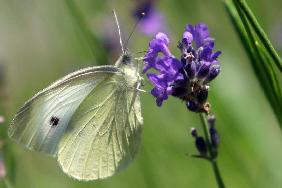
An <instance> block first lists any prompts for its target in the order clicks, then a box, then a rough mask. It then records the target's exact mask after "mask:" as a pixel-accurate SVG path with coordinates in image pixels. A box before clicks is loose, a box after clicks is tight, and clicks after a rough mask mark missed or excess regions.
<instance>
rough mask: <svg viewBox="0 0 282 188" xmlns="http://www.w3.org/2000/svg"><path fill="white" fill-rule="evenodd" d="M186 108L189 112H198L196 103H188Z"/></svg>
mask: <svg viewBox="0 0 282 188" xmlns="http://www.w3.org/2000/svg"><path fill="white" fill-rule="evenodd" d="M186 106H187V108H188V110H190V111H192V112H197V111H198V104H197V103H195V102H194V101H188V102H187V103H186Z"/></svg>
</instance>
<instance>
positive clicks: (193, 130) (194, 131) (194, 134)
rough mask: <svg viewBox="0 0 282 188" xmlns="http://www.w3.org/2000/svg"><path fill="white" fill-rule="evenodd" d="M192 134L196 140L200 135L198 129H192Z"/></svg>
mask: <svg viewBox="0 0 282 188" xmlns="http://www.w3.org/2000/svg"><path fill="white" fill-rule="evenodd" d="M190 132H191V135H192V136H193V137H195V138H197V137H198V133H197V129H196V128H194V127H192V128H191V130H190Z"/></svg>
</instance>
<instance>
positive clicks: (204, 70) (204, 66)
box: [197, 61, 211, 79]
mask: <svg viewBox="0 0 282 188" xmlns="http://www.w3.org/2000/svg"><path fill="white" fill-rule="evenodd" d="M210 65H211V63H210V62H207V61H204V62H202V63H201V66H200V68H199V70H198V72H197V77H198V78H199V79H202V78H204V77H206V76H207V75H208V74H209V69H210Z"/></svg>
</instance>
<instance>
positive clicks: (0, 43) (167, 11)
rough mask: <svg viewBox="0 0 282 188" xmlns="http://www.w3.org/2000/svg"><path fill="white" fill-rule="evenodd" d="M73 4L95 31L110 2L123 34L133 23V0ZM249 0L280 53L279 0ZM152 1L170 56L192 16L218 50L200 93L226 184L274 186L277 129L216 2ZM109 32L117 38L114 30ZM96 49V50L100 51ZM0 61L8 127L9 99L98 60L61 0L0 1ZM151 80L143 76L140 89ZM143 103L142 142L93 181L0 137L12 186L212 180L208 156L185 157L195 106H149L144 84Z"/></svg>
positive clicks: (202, 183)
mask: <svg viewBox="0 0 282 188" xmlns="http://www.w3.org/2000/svg"><path fill="white" fill-rule="evenodd" d="M75 3H76V4H77V6H78V7H79V9H80V10H81V11H82V13H83V14H84V16H85V19H86V22H87V24H89V25H90V26H91V28H92V30H93V33H94V34H95V35H96V36H101V35H102V34H103V23H104V21H103V20H105V19H107V20H109V21H110V22H112V24H114V18H113V17H112V13H111V10H112V9H113V8H115V9H116V10H117V14H118V16H119V20H120V24H121V29H122V33H123V36H128V33H129V30H130V28H131V27H132V26H133V24H134V19H133V18H132V16H131V11H132V9H133V8H134V3H133V1H129V0H119V1H113V0H112V1H109V0H104V1H98V0H77V1H75ZM248 3H249V4H250V6H251V8H252V9H253V11H254V13H255V14H256V15H257V18H258V20H259V21H260V23H261V24H262V26H263V28H264V29H265V31H266V33H267V34H269V36H270V39H271V40H272V41H273V44H274V46H276V47H277V50H278V51H279V53H280V55H281V54H282V53H281V52H282V38H279V35H280V37H282V36H281V35H282V34H281V33H282V21H281V17H282V1H281V0H269V1H263V0H260V1H258V0H249V1H248ZM156 5H157V9H158V10H159V11H161V12H162V14H164V16H165V19H166V24H167V28H168V30H169V36H170V38H171V44H170V46H171V48H172V51H174V54H175V55H177V54H178V55H179V52H178V51H177V48H176V45H177V41H178V40H179V39H180V37H181V36H182V32H183V30H184V27H185V24H186V23H192V24H195V23H198V22H204V23H207V24H208V25H209V29H210V33H211V35H212V37H213V38H215V39H216V49H218V50H222V52H223V54H222V55H221V56H220V58H219V60H220V62H221V65H222V72H221V75H220V76H219V77H218V78H217V79H216V80H215V81H213V82H212V84H211V90H210V97H209V100H210V102H211V104H212V111H213V112H214V113H215V114H216V116H217V125H216V126H217V129H218V131H219V132H220V137H221V145H220V151H219V152H220V153H219V157H218V163H219V166H220V169H221V173H222V176H223V178H224V181H225V184H226V187H228V188H239V187H240V188H248V187H255V188H265V187H270V188H281V187H282V162H281V159H282V149H281V148H282V135H281V130H280V129H279V126H278V122H277V120H276V119H275V116H274V115H273V112H272V110H271V108H270V105H269V104H268V102H267V100H266V98H265V96H264V94H263V92H262V90H261V88H260V86H259V84H258V82H257V79H256V77H255V75H254V73H253V70H252V69H251V66H250V63H249V62H248V59H247V57H246V54H245V52H244V51H243V48H242V46H241V44H240V41H239V39H238V37H237V34H236V32H235V31H234V30H233V27H232V25H231V23H230V20H229V18H228V16H227V14H226V12H225V10H224V7H223V4H222V3H221V1H220V0H218V1H209V0H202V1H198V0H174V1H169V0H163V1H159V2H158V3H157V4H156ZM113 35H116V36H114V37H113V38H116V40H118V38H117V35H118V34H117V32H116V31H115V30H114V31H113ZM125 38H126V37H125ZM150 39H151V37H149V36H146V35H144V34H142V33H140V32H138V31H136V32H135V33H134V36H133V37H132V39H131V40H130V42H129V49H130V51H131V52H133V53H134V54H136V53H138V52H141V51H144V50H146V49H147V46H148V41H149V40H150ZM101 50H102V49H101ZM102 51H103V50H102ZM96 53H97V54H98V55H97V56H99V54H101V53H102V52H101V53H100V52H99V51H97V52H96ZM138 55H139V56H140V54H138ZM138 55H137V56H138ZM141 55H142V54H141ZM109 56H110V54H109ZM109 59H112V58H111V57H109ZM0 63H1V64H0V65H1V66H0V68H1V74H3V73H4V76H5V79H4V80H5V83H4V86H3V85H2V87H1V101H0V102H1V109H0V110H1V111H0V114H3V113H5V114H6V117H5V118H6V120H7V121H6V123H5V124H4V125H1V126H8V124H9V122H10V121H11V119H12V118H13V116H14V114H15V113H16V111H17V110H18V108H19V107H20V106H21V105H22V104H23V103H24V101H25V100H27V99H28V98H30V97H31V96H32V95H34V94H35V93H36V92H37V91H39V90H40V89H42V88H44V87H46V86H47V85H48V84H49V83H51V82H53V81H54V80H56V79H58V78H60V77H62V76H64V75H65V74H67V73H70V72H72V71H74V70H77V69H79V68H82V67H87V66H93V65H95V64H97V61H94V58H93V55H92V53H91V50H90V48H89V45H88V43H87V41H86V40H85V37H84V36H83V34H82V33H81V32H80V30H79V28H78V26H77V24H76V22H75V21H74V19H73V17H72V16H71V14H70V12H69V10H68V7H67V5H66V4H65V1H63V0H59V1H58V0H48V1H45V0H0ZM99 63H100V64H101V63H103V62H99ZM150 88H151V86H150V84H149V83H148V82H146V86H145V89H146V90H148V91H149V90H150ZM142 104H143V116H144V130H143V135H142V145H141V147H140V151H139V153H138V155H137V157H136V159H135V160H134V161H133V163H132V164H131V165H129V167H128V168H126V169H125V170H124V171H122V172H120V173H118V174H117V175H115V176H114V177H111V178H109V179H106V180H102V181H92V182H78V181H75V180H73V179H71V178H69V177H67V176H66V175H65V174H63V172H62V171H61V170H60V168H59V166H58V164H57V163H56V159H54V158H50V157H48V156H45V155H43V154H40V153H36V152H31V151H27V150H25V149H23V148H22V147H20V146H18V145H16V144H15V143H13V142H11V141H8V140H7V141H6V147H9V149H10V150H12V151H13V152H12V154H13V156H14V158H15V166H14V168H15V173H14V174H13V178H14V180H13V182H12V183H13V184H14V185H13V186H14V187H17V188H49V187H52V188H74V187H77V188H87V187H89V188H90V187H92V188H106V187H107V188H108V187H111V188H126V187H128V188H129V187H130V188H131V187H135V188H141V187H142V188H143V187H152V188H171V187H175V188H176V187H177V188H178V187H179V188H182V187H183V188H184V187H197V188H198V187H209V188H213V187H217V185H216V182H215V179H214V176H213V173H212V169H211V166H210V164H209V163H208V162H205V161H202V160H198V159H194V158H190V157H187V156H186V154H187V153H190V154H193V153H196V152H197V151H196V149H195V148H194V140H193V138H192V137H191V136H190V134H189V131H188V130H189V129H190V128H191V127H197V128H198V129H199V130H200V129H201V125H200V121H199V117H198V115H196V114H193V113H189V112H188V111H187V110H186V107H185V105H184V103H181V102H180V101H179V100H176V99H173V98H171V99H169V100H168V101H167V102H165V103H164V105H163V107H162V108H158V107H157V106H156V105H155V101H154V99H153V97H152V96H151V95H150V94H149V93H144V94H143V95H142ZM4 111H5V112H4ZM4 128H5V127H4ZM3 130H4V129H3V127H2V128H1V131H3ZM1 135H2V137H3V135H4V133H3V132H2V133H1ZM9 157H10V155H8V156H6V158H5V159H6V160H7V161H8V160H10V159H9ZM7 168H8V167H7ZM8 173H10V172H8ZM8 175H9V174H8ZM0 186H3V182H0Z"/></svg>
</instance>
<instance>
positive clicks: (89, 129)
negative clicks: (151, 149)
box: [58, 73, 142, 180]
mask: <svg viewBox="0 0 282 188" xmlns="http://www.w3.org/2000/svg"><path fill="white" fill-rule="evenodd" d="M135 78H137V77H136V76H135ZM131 79H132V78H131V77H128V75H127V74H126V73H125V74H124V75H122V76H120V75H114V76H112V77H109V78H108V79H107V80H104V81H103V82H101V84H100V85H99V86H97V88H95V89H94V90H92V91H91V93H90V94H89V95H88V96H87V97H86V98H85V99H84V101H83V102H82V103H81V104H80V106H79V107H78V109H77V110H76V112H75V113H74V115H73V117H72V118H71V120H70V123H69V126H68V127H67V129H66V131H65V134H64V136H63V138H62V139H61V141H60V144H59V151H58V162H59V163H60V165H61V167H62V169H63V171H64V172H65V173H67V174H68V175H70V176H72V177H74V178H76V179H80V180H93V179H103V178H106V177H109V176H112V175H113V174H115V173H116V172H118V171H119V170H120V169H122V168H124V167H125V166H126V165H127V164H128V163H129V162H130V161H131V160H132V159H133V157H134V155H135V153H136V151H137V149H138V146H139V143H140V134H141V125H142V117H141V110H140V101H139V95H138V93H137V89H136V87H135V85H131V83H132V80H131Z"/></svg>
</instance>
